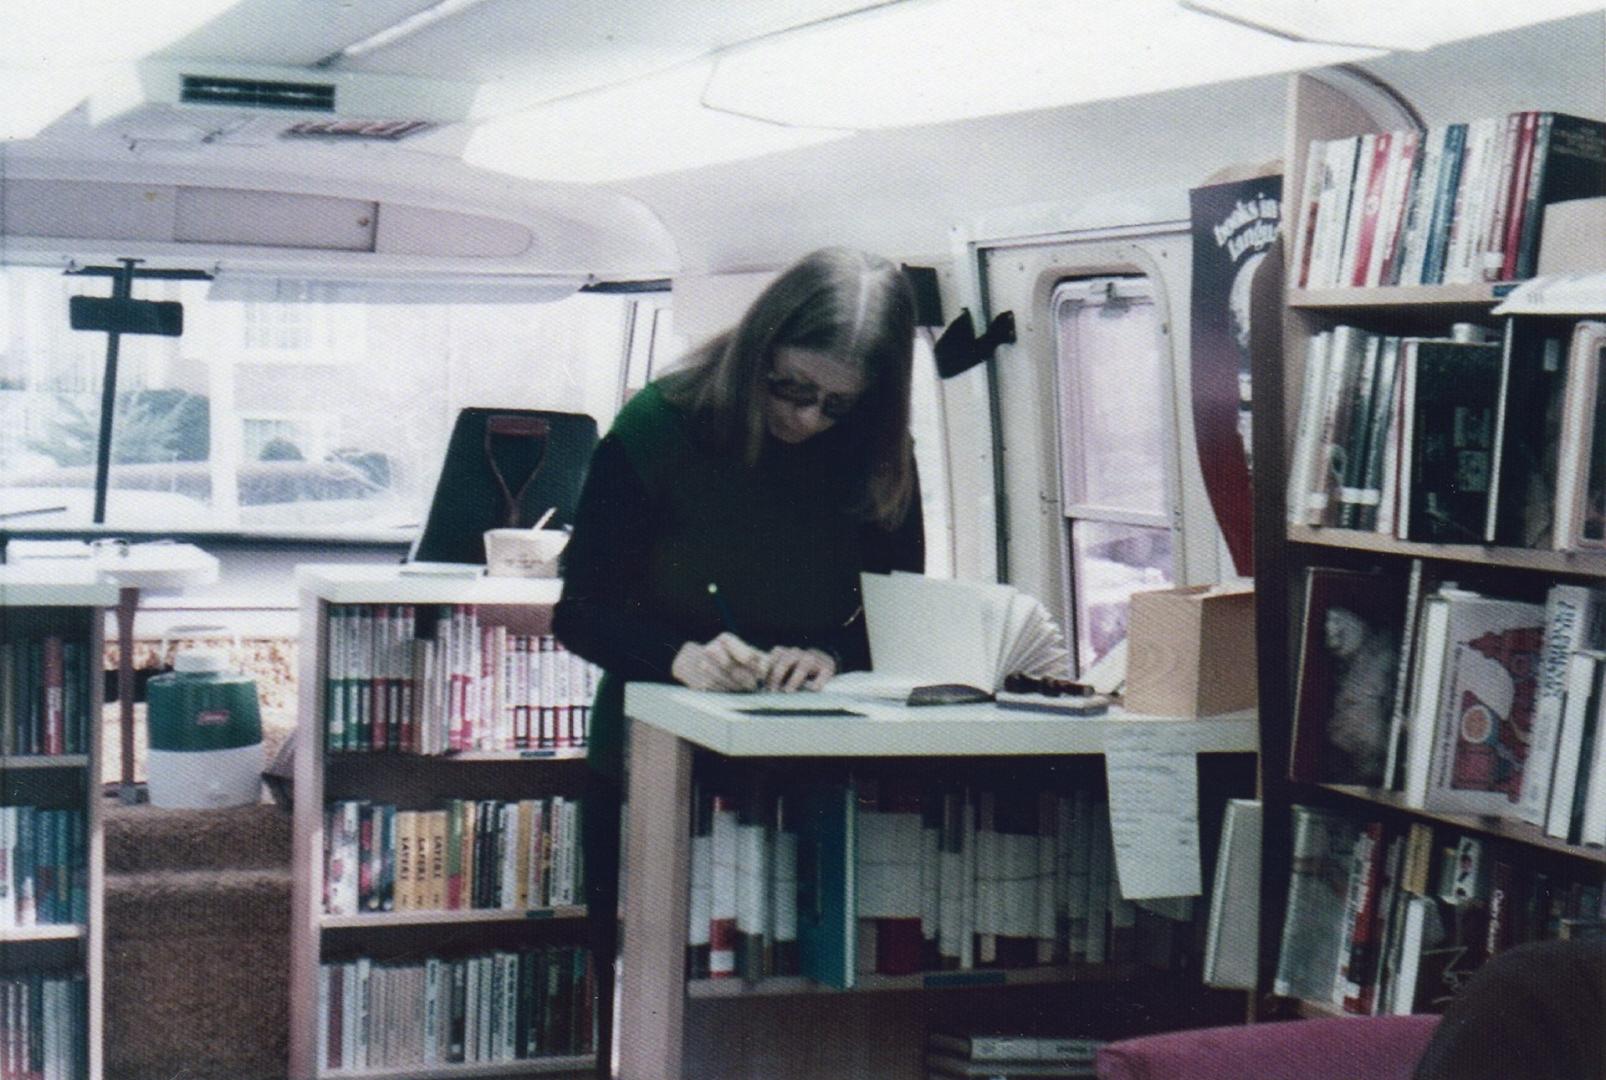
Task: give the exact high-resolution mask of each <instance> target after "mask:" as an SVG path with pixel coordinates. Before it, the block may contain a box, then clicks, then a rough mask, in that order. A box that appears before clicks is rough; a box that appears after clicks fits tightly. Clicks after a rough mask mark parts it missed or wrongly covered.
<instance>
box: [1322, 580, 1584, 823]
mask: <svg viewBox="0 0 1606 1080" xmlns="http://www.w3.org/2000/svg"><path fill="white" fill-rule="evenodd" d="M1423 578H1424V567H1423V564H1422V563H1421V562H1420V561H1416V562H1414V563H1413V566H1412V570H1411V573H1410V574H1409V576H1405V577H1401V576H1397V575H1392V574H1384V573H1371V572H1366V571H1359V570H1343V569H1333V568H1327V567H1311V568H1309V569H1308V570H1307V572H1306V582H1305V617H1304V628H1303V643H1302V647H1301V650H1300V663H1299V675H1298V687H1297V689H1296V703H1295V709H1296V719H1295V730H1294V747H1293V762H1292V770H1291V771H1292V774H1293V776H1294V777H1295V778H1296V779H1300V780H1310V781H1318V782H1332V783H1352V784H1362V785H1366V786H1370V787H1376V788H1382V789H1387V790H1394V791H1398V792H1400V797H1401V801H1402V802H1403V803H1404V804H1405V805H1406V806H1410V807H1415V808H1419V809H1424V810H1430V811H1436V812H1449V813H1464V814H1489V815H1495V816H1498V817H1503V818H1510V819H1514V820H1520V821H1525V822H1528V823H1530V824H1532V825H1535V826H1541V827H1543V828H1544V829H1545V831H1546V832H1547V833H1548V834H1549V835H1551V836H1553V837H1555V838H1557V839H1559V840H1563V841H1566V842H1569V843H1574V844H1580V843H1581V844H1589V845H1595V846H1599V845H1606V737H1599V733H1600V725H1601V714H1602V711H1603V708H1606V697H1603V695H1602V693H1601V679H1602V673H1603V668H1606V653H1603V652H1602V649H1603V648H1606V590H1603V589H1600V588H1589V587H1586V586H1583V585H1575V584H1570V583H1566V582H1558V583H1556V584H1553V585H1551V586H1550V588H1549V589H1548V590H1547V591H1546V593H1545V595H1544V597H1543V599H1542V601H1540V600H1537V599H1536V600H1529V599H1521V598H1508V597H1500V596H1489V595H1484V594H1482V593H1479V592H1475V591H1472V590H1469V589H1462V588H1458V587H1456V585H1455V584H1454V583H1451V582H1440V583H1438V584H1437V586H1436V587H1431V588H1430V587H1429V586H1428V585H1427V584H1426V583H1424V580H1423Z"/></svg>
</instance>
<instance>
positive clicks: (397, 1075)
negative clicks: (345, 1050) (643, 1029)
mask: <svg viewBox="0 0 1606 1080" xmlns="http://www.w3.org/2000/svg"><path fill="white" fill-rule="evenodd" d="M591 1064H592V1059H591V1057H589V1056H586V1057H577V1056H575V1055H572V1054H569V1055H555V1056H553V1057H544V1058H527V1059H525V1060H523V1061H501V1062H494V1063H492V1064H488V1065H450V1064H448V1065H427V1066H426V1065H417V1066H404V1067H399V1068H394V1069H352V1070H349V1071H345V1072H339V1073H330V1074H328V1075H331V1076H340V1077H350V1078H351V1080H453V1078H456V1077H463V1078H464V1080H474V1078H477V1077H513V1076H551V1075H554V1074H558V1075H563V1074H569V1073H585V1071H586V1070H587V1069H588V1068H589V1067H590V1066H591ZM586 1075H590V1074H589V1073H586Z"/></svg>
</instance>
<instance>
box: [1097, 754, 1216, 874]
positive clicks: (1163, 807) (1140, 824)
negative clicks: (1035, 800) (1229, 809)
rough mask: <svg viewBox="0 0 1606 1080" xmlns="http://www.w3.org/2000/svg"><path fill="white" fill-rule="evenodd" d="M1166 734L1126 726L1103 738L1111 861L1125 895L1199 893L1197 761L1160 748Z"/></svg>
mask: <svg viewBox="0 0 1606 1080" xmlns="http://www.w3.org/2000/svg"><path fill="white" fill-rule="evenodd" d="M1165 736H1166V733H1165V732H1164V731H1161V730H1154V727H1153V725H1148V724H1143V725H1139V724H1133V725H1132V727H1130V728H1121V729H1118V730H1117V731H1115V732H1113V733H1112V734H1111V735H1110V738H1109V741H1108V742H1107V743H1106V748H1105V752H1104V773H1105V778H1106V779H1107V781H1108V783H1109V788H1110V829H1111V832H1112V834H1113V835H1114V839H1115V866H1116V872H1117V873H1118V874H1119V875H1120V879H1121V895H1122V896H1124V897H1126V898H1127V899H1128V900H1145V899H1149V898H1151V897H1157V896H1196V895H1198V894H1199V893H1200V891H1201V874H1200V869H1199V775H1198V772H1197V766H1196V763H1195V759H1194V755H1193V754H1191V753H1177V752H1176V751H1174V750H1167V749H1166V744H1167V742H1168V741H1169V740H1167V739H1166V737H1165Z"/></svg>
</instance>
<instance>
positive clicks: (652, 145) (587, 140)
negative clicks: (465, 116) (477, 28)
mask: <svg viewBox="0 0 1606 1080" xmlns="http://www.w3.org/2000/svg"><path fill="white" fill-rule="evenodd" d="M710 70H711V67H710V65H709V64H707V63H696V64H685V65H681V66H679V67H675V68H671V69H669V70H667V71H660V72H657V73H655V74H652V75H647V76H643V77H641V78H639V79H631V80H629V81H627V82H623V83H620V84H618V85H616V86H611V87H606V88H604V89H601V90H593V91H587V92H585V93H582V94H575V95H573V96H571V97H566V98H560V99H558V100H556V101H549V102H546V103H544V104H541V105H537V106H534V107H532V108H530V109H526V110H524V111H522V112H518V113H511V114H508V115H505V116H500V117H497V118H495V119H492V120H488V121H486V122H485V123H483V124H481V125H479V126H478V127H477V128H475V130H474V134H473V136H472V137H471V138H470V139H469V143H468V146H467V147H466V148H465V150H464V152H463V160H464V161H466V162H467V163H468V164H470V165H477V166H479V167H481V168H486V169H491V170H493V171H496V172H505V173H511V174H513V175H516V176H523V177H526V178H529V179H536V180H558V181H571V182H575V183H605V182H608V181H615V180H624V179H629V178H632V177H639V176H650V175H655V174H658V173H668V172H676V171H678V170H681V169H689V168H694V167H699V166H706V165H717V164H722V163H725V162H731V161H739V160H742V159H745V158H752V157H758V156H760V155H763V154H770V153H775V152H777V151H781V150H790V149H794V148H796V147H800V146H809V145H813V144H816V143H821V142H827V141H830V140H832V139H840V138H845V137H846V136H848V135H850V134H852V133H851V132H848V131H832V130H821V129H811V128H799V127H793V126H789V125H785V124H777V123H772V122H768V121H764V120H753V119H749V118H746V117H742V116H733V115H731V114H729V113H725V112H720V111H716V110H713V109H707V108H703V107H702V106H701V105H700V104H699V101H698V99H699V97H700V96H701V94H702V90H703V87H704V86H705V85H706V84H707V81H708V76H709V74H710Z"/></svg>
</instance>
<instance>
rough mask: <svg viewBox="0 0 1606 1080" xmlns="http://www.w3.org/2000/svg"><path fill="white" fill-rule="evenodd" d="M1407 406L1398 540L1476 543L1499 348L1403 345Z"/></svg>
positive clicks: (1485, 497) (1427, 342) (1418, 341)
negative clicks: (1405, 480)
mask: <svg viewBox="0 0 1606 1080" xmlns="http://www.w3.org/2000/svg"><path fill="white" fill-rule="evenodd" d="M1403 347H1404V349H1405V371H1406V377H1405V385H1406V387H1407V397H1406V401H1405V406H1406V407H1407V408H1408V409H1410V410H1411V417H1410V424H1409V438H1408V439H1406V440H1405V443H1404V449H1405V452H1406V458H1405V466H1406V468H1407V471H1408V474H1409V478H1410V480H1409V489H1410V490H1409V497H1408V498H1406V499H1405V500H1404V502H1405V515H1404V520H1403V524H1404V535H1403V539H1406V540H1414V541H1420V542H1424V543H1443V544H1451V543H1464V544H1465V543H1481V542H1482V541H1483V536H1484V528H1485V522H1486V518H1487V516H1488V505H1489V495H1490V488H1491V484H1492V468H1493V455H1494V432H1495V418H1496V416H1497V415H1498V412H1499V398H1500V366H1501V364H1500V360H1501V350H1500V347H1499V346H1497V345H1492V344H1490V345H1485V344H1474V343H1470V342H1459V341H1450V340H1447V339H1437V338H1406V339H1405V341H1404V343H1403Z"/></svg>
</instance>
